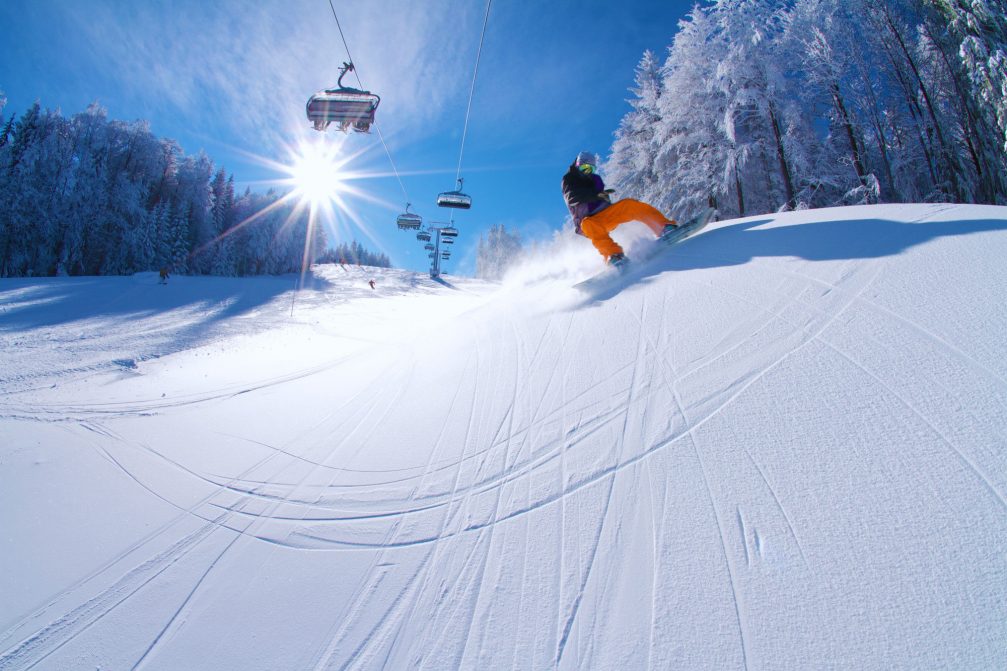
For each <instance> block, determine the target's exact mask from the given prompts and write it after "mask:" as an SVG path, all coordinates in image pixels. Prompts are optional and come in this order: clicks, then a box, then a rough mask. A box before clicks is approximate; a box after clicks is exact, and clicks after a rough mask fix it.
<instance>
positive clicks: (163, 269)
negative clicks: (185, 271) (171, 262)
mask: <svg viewBox="0 0 1007 671" xmlns="http://www.w3.org/2000/svg"><path fill="white" fill-rule="evenodd" d="M160 276H161V279H160V280H159V284H167V283H168V278H169V277H171V272H170V271H169V269H168V266H161V273H160Z"/></svg>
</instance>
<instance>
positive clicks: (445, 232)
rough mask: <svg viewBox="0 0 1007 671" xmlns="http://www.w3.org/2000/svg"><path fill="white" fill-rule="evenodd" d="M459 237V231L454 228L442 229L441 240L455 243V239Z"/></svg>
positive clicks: (446, 227)
mask: <svg viewBox="0 0 1007 671" xmlns="http://www.w3.org/2000/svg"><path fill="white" fill-rule="evenodd" d="M457 237H458V229H457V228H455V227H454V226H445V227H444V228H442V229H441V239H442V240H451V241H452V242H454V238H457Z"/></svg>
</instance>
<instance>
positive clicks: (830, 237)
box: [588, 217, 1007, 302]
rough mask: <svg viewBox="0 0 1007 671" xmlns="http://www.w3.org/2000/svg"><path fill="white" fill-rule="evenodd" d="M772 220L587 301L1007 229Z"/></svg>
mask: <svg viewBox="0 0 1007 671" xmlns="http://www.w3.org/2000/svg"><path fill="white" fill-rule="evenodd" d="M774 221H775V219H773V218H772V217H766V218H759V219H753V220H750V221H743V222H741V223H738V224H735V225H732V226H725V227H723V228H717V229H713V230H709V231H705V232H702V233H699V234H698V235H696V237H694V238H690V239H687V240H685V241H683V242H681V243H679V244H678V245H676V246H675V248H674V249H673V250H671V251H669V252H667V253H664V254H659V255H657V256H656V257H654V258H652V259H650V260H647V261H643V262H641V263H640V265H639V266H638V267H635V268H633V269H632V270H631V271H630V272H629V274H628V275H627V276H626V277H625V278H623V279H620V280H613V282H612V284H611V285H610V286H606V287H604V288H602V289H600V290H598V291H596V292H593V293H592V295H591V296H590V298H589V299H588V302H594V301H604V300H608V299H610V298H612V297H614V296H616V295H617V294H619V293H620V292H621V291H622V290H623V289H625V288H626V287H628V286H632V285H634V284H637V283H641V282H647V281H652V280H653V279H654V278H655V277H656V276H657V275H660V274H661V273H664V272H667V271H682V270H694V269H699V268H716V267H721V266H732V265H741V264H745V263H748V262H750V261H752V260H753V259H756V258H760V257H761V258H771V257H794V258H801V259H805V260H808V261H841V260H851V259H876V258H881V257H885V256H895V255H898V254H901V253H902V252H904V251H906V250H908V249H910V248H912V247H915V246H917V245H922V244H924V243H927V242H929V241H931V240H934V239H937V238H941V237H948V236H959V235H968V234H972V233H985V232H989V231H998V230H1005V229H1007V219H963V220H953V221H936V222H902V221H892V220H888V219H857V220H846V219H843V220H836V221H821V222H802V223H799V224H793V225H783V226H774V227H772V228H763V229H760V228H759V227H760V226H762V225H764V224H770V223H772V222H774Z"/></svg>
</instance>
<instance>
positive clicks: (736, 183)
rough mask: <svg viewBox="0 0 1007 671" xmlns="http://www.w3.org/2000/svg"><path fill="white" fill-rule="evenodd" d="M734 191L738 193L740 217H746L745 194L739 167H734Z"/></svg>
mask: <svg viewBox="0 0 1007 671" xmlns="http://www.w3.org/2000/svg"><path fill="white" fill-rule="evenodd" d="M734 189H735V191H737V192H738V216H739V217H743V216H745V192H744V191H743V190H742V186H741V175H739V174H738V166H737V164H735V166H734Z"/></svg>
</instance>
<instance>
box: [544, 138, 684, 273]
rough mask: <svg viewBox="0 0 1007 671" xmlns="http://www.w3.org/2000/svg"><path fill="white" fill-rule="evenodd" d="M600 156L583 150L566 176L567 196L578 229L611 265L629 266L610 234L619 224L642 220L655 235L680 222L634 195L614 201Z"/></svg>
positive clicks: (564, 182) (666, 231) (565, 197)
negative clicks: (602, 174)
mask: <svg viewBox="0 0 1007 671" xmlns="http://www.w3.org/2000/svg"><path fill="white" fill-rule="evenodd" d="M597 171H598V159H597V157H596V156H595V155H594V154H593V153H591V152H589V151H582V152H581V153H580V154H578V155H577V160H576V161H574V162H573V164H572V165H571V166H570V170H569V171H567V173H566V174H565V175H563V199H564V200H566V206H567V207H568V208H569V209H570V214H571V215H573V223H574V228H575V230H576V231H577V233H578V234H579V235H583V236H584V237H586V238H588V239H590V240H591V243H592V244H593V245H594V247H595V249H597V250H598V251H599V252H600V253H601V255H602V256H603V257H605V260H606V262H607V263H609V264H610V265H613V266H616V267H620V266H623V265H625V263H626V256H625V254H623V251H622V247H620V246H619V245H618V244H617V243H616V242H615V241H614V240H613V239H612V238H611V236H609V233H611V232H612V231H614V230H615V229H616V227H617V226H619V224H624V223H626V222H627V221H640V222H643V223H644V224H646V225H647V227H648V228H650V230H652V231H653V232H654V235H656V236H657V237H659V238H660V237H661V236H662V235H664V234H666V233H668V232H669V231H672V230H674V229H675V227H676V226H677V225H678V224H677V223H676V222H675V220H674V219H668V218H667V217H665V216H664V215H663V214H661V213H660V212H659V211H658V210H657V209H656V208H654V207H651V206H650V205H648V204H647V203H641V202H640V201H638V200H633V199H632V198H623V199H622V200H620V201H617V202H615V203H613V202H612V198H611V195H612V193H614V191H613V190H612V189H606V188H605V182H604V181H602V179H601V176H600V175H598V172H597Z"/></svg>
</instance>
